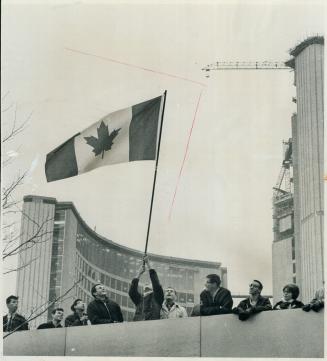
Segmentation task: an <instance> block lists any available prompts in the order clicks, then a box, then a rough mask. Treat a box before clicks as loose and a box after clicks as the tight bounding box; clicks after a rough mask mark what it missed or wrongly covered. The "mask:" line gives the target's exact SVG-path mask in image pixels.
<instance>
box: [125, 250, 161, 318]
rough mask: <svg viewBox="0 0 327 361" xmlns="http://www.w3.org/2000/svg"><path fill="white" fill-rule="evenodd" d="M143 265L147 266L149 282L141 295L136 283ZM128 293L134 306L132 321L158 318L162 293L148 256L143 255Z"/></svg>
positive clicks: (142, 271)
mask: <svg viewBox="0 0 327 361" xmlns="http://www.w3.org/2000/svg"><path fill="white" fill-rule="evenodd" d="M145 266H147V268H148V270H149V275H150V280H151V284H145V285H144V288H143V295H141V294H140V293H139V291H138V284H139V280H140V277H141V275H142V274H143V273H144V272H145ZM128 294H129V297H130V298H131V300H132V301H133V303H134V305H135V306H136V311H135V316H134V318H133V321H142V320H159V319H160V310H161V305H162V303H163V301H164V293H163V289H162V287H161V285H160V282H159V279H158V276H157V272H156V271H155V270H154V269H153V268H152V267H151V265H150V262H149V258H148V256H144V257H143V263H142V265H141V267H140V270H139V272H138V274H137V276H136V277H135V278H134V279H133V280H132V283H131V287H130V289H129V292H128Z"/></svg>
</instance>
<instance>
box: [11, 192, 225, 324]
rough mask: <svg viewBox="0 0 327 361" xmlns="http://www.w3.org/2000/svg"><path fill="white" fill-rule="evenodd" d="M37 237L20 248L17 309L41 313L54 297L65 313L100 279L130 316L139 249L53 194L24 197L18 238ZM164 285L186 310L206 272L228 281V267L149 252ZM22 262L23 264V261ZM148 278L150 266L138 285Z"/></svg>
mask: <svg viewBox="0 0 327 361" xmlns="http://www.w3.org/2000/svg"><path fill="white" fill-rule="evenodd" d="M35 234H37V235H38V237H36V238H35V241H36V243H35V244H30V246H31V247H29V246H27V247H25V248H24V251H23V252H21V253H20V254H19V267H20V270H19V271H18V277H17V295H18V296H19V298H20V299H19V307H20V312H21V313H22V314H23V315H24V316H27V317H28V316H29V315H30V313H31V310H32V309H33V310H34V311H35V312H37V313H40V311H42V310H44V309H45V308H46V306H47V305H48V301H49V300H50V301H52V300H54V299H56V298H57V297H61V296H63V295H64V294H65V293H66V291H67V290H69V289H70V288H71V287H72V286H73V285H74V283H75V282H76V281H78V280H80V282H78V283H77V284H76V285H75V287H73V288H72V290H71V291H70V292H69V293H68V294H67V295H65V296H64V297H63V298H62V299H60V302H58V305H60V306H61V307H63V308H64V310H65V315H68V314H69V313H71V311H70V305H71V304H72V303H73V300H74V299H76V298H81V299H82V300H84V301H85V302H86V303H89V302H90V301H91V300H92V299H93V297H92V295H91V288H92V286H93V285H94V284H96V283H99V282H101V283H103V284H104V285H105V286H106V288H107V294H108V296H109V297H110V298H111V299H112V300H114V301H116V302H117V303H119V305H120V306H121V309H122V312H123V316H124V320H125V321H131V320H132V318H133V316H134V312H135V307H134V305H133V303H132V302H131V300H130V299H129V296H128V290H129V286H130V283H131V281H132V279H133V278H134V277H135V276H136V274H137V271H138V269H139V267H140V265H141V260H142V257H143V252H140V251H137V250H133V249H131V248H128V247H125V246H122V245H119V244H117V243H115V242H113V241H111V240H109V239H106V238H105V237H102V236H100V235H99V234H97V233H96V232H95V231H93V230H92V229H91V228H90V227H89V226H88V225H87V224H86V223H85V222H84V221H83V219H82V218H81V216H80V215H79V213H78V212H77V210H76V208H75V207H74V205H73V203H71V202H57V201H56V199H55V198H49V197H40V196H26V197H24V205H23V216H22V224H21V242H25V241H26V240H28V239H29V238H31V237H33V235H35ZM149 256H150V260H151V264H152V266H153V268H154V269H155V270H156V271H157V273H158V276H159V279H160V283H161V284H162V286H163V287H167V286H171V287H174V288H175V289H176V290H177V301H178V302H179V303H180V304H181V305H183V306H184V307H186V309H187V312H188V313H189V314H190V312H191V310H192V308H193V306H194V304H198V303H199V302H200V293H201V291H202V290H203V288H204V282H205V277H206V275H208V274H210V273H216V274H218V275H219V276H220V277H221V280H222V286H223V287H227V270H226V268H224V267H221V264H220V263H218V262H217V263H216V262H206V261H197V260H190V259H183V258H176V257H167V256H160V255H155V254H149ZM24 265H27V266H26V267H25V266H24ZM148 282H150V279H149V275H148V272H146V274H144V275H143V276H142V278H141V280H140V290H141V289H142V286H143V285H144V284H145V283H148ZM52 308H53V307H50V308H49V310H46V312H44V313H43V314H42V315H41V316H40V317H38V318H37V319H36V320H34V321H32V322H31V323H30V327H31V328H35V326H37V325H39V324H40V323H42V322H45V321H46V320H47V319H51V315H50V313H51V310H52Z"/></svg>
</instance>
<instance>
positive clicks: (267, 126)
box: [2, 1, 323, 296]
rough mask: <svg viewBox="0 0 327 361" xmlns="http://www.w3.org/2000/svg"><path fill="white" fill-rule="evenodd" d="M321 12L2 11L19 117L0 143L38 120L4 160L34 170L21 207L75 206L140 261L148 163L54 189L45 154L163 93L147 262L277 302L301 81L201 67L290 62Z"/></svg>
mask: <svg viewBox="0 0 327 361" xmlns="http://www.w3.org/2000/svg"><path fill="white" fill-rule="evenodd" d="M8 4H9V5H8ZM241 4H242V5H241ZM319 4H320V5H319ZM321 4H322V2H314V1H307V2H300V1H296V2H290V1H289V2H285V1H274V2H267V1H262V2H256V3H254V2H249V1H242V2H240V3H238V4H237V3H236V2H228V3H225V4H224V3H223V2H218V1H216V2H206V3H204V2H193V3H191V2H189V3H188V4H186V3H184V4H183V3H182V2H178V1H176V2H171V3H164V2H163V1H161V2H155V3H153V2H151V3H150V2H143V4H142V3H141V2H130V3H129V4H123V3H122V2H118V1H114V2H110V1H106V2H98V3H95V2H90V1H65V2H59V1H42V4H40V3H36V2H32V1H29V2H19V3H18V2H16V1H4V2H3V5H2V7H3V9H2V54H3V55H2V96H3V95H4V94H5V93H7V92H8V91H9V93H8V95H7V96H6V97H5V99H4V105H6V106H10V105H12V104H14V105H13V106H12V107H11V110H9V111H7V112H6V113H5V116H4V117H3V122H4V125H3V131H4V130H6V123H7V125H8V124H10V122H11V121H12V119H13V114H14V108H15V104H17V117H18V119H19V120H24V119H25V118H26V117H27V116H28V114H30V112H33V114H32V117H31V120H30V122H29V126H28V127H27V128H26V130H25V131H24V132H23V133H22V134H21V135H20V136H18V137H16V139H15V140H14V141H13V142H11V143H10V144H9V145H8V146H7V147H6V149H4V151H5V152H8V151H13V150H14V151H16V152H17V153H18V155H17V157H16V158H15V160H14V162H13V163H12V165H11V166H10V167H7V169H6V170H5V175H4V179H3V181H4V182H9V181H10V179H12V177H13V176H14V175H15V174H17V172H18V170H24V169H27V168H30V169H31V171H30V175H29V177H28V179H27V181H26V183H25V184H24V185H23V186H22V187H21V189H20V190H19V192H18V193H17V197H22V196H24V195H26V194H35V195H42V196H50V197H55V198H57V200H58V201H72V202H73V203H74V204H75V206H76V208H77V210H78V211H79V213H80V215H81V217H82V218H83V219H84V220H85V222H86V223H87V224H88V225H89V226H90V227H91V228H94V226H96V231H97V232H98V233H99V234H100V235H103V236H105V237H107V238H109V239H111V240H113V241H115V242H117V243H120V244H123V245H126V246H129V247H132V248H135V249H138V250H140V251H142V250H144V245H145V237H146V227H147V219H148V213H149V206H150V197H151V189H152V180H153V170H154V163H153V162H135V163H130V164H120V165H115V166H109V167H103V168H99V169H97V170H95V171H92V172H89V173H86V174H83V175H81V176H77V177H74V178H69V179H66V180H62V181H57V182H53V183H47V182H46V178H45V175H44V163H45V157H46V154H47V153H48V152H50V151H51V150H53V149H54V148H55V147H57V146H58V145H60V144H61V143H62V142H64V141H65V140H67V139H68V138H70V137H71V136H73V135H74V134H76V133H77V132H79V131H81V130H83V129H85V128H86V127H88V126H89V125H91V124H92V123H94V122H96V121H98V120H99V119H100V118H101V117H103V116H104V115H106V114H108V113H110V112H113V111H115V110H118V109H121V108H124V107H127V106H130V105H133V104H137V103H139V102H142V101H145V100H147V99H150V98H153V97H156V96H158V95H160V94H162V93H163V92H164V90H165V89H166V90H167V101H166V109H165V118H164V125H163V134H162V144H161V152H160V161H159V169H158V176H157V186H156V194H155V198H154V208H153V217H152V225H151V234H150V240H149V249H148V250H149V252H153V253H159V254H163V255H168V256H175V257H183V258H191V259H200V260H206V261H214V262H221V263H222V265H223V266H224V267H227V270H228V271H227V272H228V288H229V289H230V290H231V291H232V293H238V292H241V293H244V292H245V293H246V292H247V290H248V284H249V281H251V279H253V278H258V279H260V280H262V282H263V284H264V293H266V294H270V293H271V292H272V281H271V278H272V270H271V247H272V240H273V233H272V187H273V186H274V185H275V183H276V180H277V177H278V173H279V170H280V166H281V162H282V140H283V139H285V140H287V139H288V138H289V137H291V124H290V119H291V115H292V113H293V112H295V110H296V106H295V104H294V103H292V97H293V96H295V95H296V92H295V87H294V86H293V73H292V71H289V70H279V71H267V70H257V71H255V70H254V71H249V70H247V71H219V72H218V71H215V72H214V71H213V72H211V73H210V78H206V77H205V74H204V72H202V71H201V68H202V67H204V66H205V65H207V64H209V63H213V62H215V61H228V60H231V61H264V60H272V61H286V60H288V59H289V58H290V56H289V53H288V51H289V49H290V48H292V47H294V46H295V45H296V44H298V43H299V42H300V41H302V40H304V39H305V38H306V37H307V36H310V35H315V34H317V33H319V34H322V33H323V8H322V5H321ZM141 68H146V69H150V70H154V71H147V70H144V69H141ZM170 75H174V76H170ZM182 78H184V79H182ZM189 80H192V81H193V82H192V81H189ZM197 82H199V83H203V84H204V85H201V84H198V83H197ZM200 94H201V98H200ZM199 98H200V100H199ZM198 101H199V107H198V111H197V113H196V116H195V112H196V107H197V103H198ZM193 120H194V125H193V130H192V135H191V138H190V142H189V147H188V152H187V154H186V158H185V163H184V168H183V170H182V173H181V177H180V181H179V183H178V178H179V173H180V170H181V166H182V162H183V158H184V155H185V151H186V148H187V143H188V139H189V134H190V130H191V127H192V122H193ZM177 183H178V188H177V193H176V198H175V202H174V205H173V207H172V208H171V206H172V200H173V195H174V192H175V189H176V186H177ZM170 211H171V217H170V218H169V213H170ZM13 262H14V260H13ZM4 281H5V282H6V284H5V287H4V296H5V295H8V294H9V293H13V292H15V276H14V275H12V276H11V277H7V278H4ZM9 283H10V284H9Z"/></svg>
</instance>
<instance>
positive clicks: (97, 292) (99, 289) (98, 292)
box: [94, 285, 106, 297]
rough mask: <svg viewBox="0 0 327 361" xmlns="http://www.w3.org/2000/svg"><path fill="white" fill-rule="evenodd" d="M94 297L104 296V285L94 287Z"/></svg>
mask: <svg viewBox="0 0 327 361" xmlns="http://www.w3.org/2000/svg"><path fill="white" fill-rule="evenodd" d="M94 295H95V296H98V297H103V296H106V289H105V287H104V285H97V286H96V287H95V293H94Z"/></svg>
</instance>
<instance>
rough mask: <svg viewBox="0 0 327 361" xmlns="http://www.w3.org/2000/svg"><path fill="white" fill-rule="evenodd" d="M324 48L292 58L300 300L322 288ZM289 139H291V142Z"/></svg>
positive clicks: (310, 49)
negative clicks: (295, 96) (294, 83)
mask: <svg viewBox="0 0 327 361" xmlns="http://www.w3.org/2000/svg"><path fill="white" fill-rule="evenodd" d="M323 65H324V46H323V45H322V44H311V45H309V46H307V47H306V48H305V49H304V50H302V51H301V52H300V53H299V54H298V55H297V56H296V57H295V75H296V93H297V119H296V128H294V126H293V131H294V130H296V134H294V135H295V138H296V160H297V166H298V168H297V171H298V174H297V177H294V185H295V187H298V189H299V193H298V194H299V201H298V202H297V205H298V207H297V208H295V213H297V216H298V217H299V220H300V230H299V235H300V243H301V244H300V249H301V252H302V257H301V258H302V259H301V281H302V282H301V284H300V287H301V289H302V290H303V299H304V300H305V301H308V300H309V299H310V298H312V296H313V294H314V292H315V290H316V289H317V288H319V287H321V286H322V285H323V253H324V252H323V201H324V197H323V191H324V189H323V187H324V184H323V168H324V160H323V141H324V138H323V134H324V129H323V122H324V110H323V98H324V96H323V79H324V68H323ZM294 135H293V138H294Z"/></svg>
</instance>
